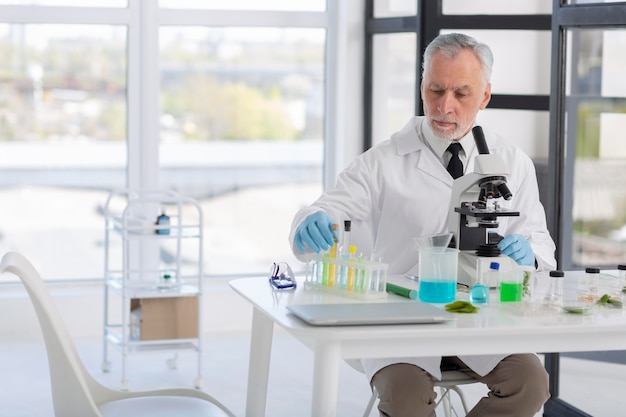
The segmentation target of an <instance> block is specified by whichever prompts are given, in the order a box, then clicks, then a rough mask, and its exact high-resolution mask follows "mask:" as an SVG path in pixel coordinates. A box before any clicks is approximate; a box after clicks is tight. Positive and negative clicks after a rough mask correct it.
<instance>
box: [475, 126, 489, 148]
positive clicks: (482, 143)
mask: <svg viewBox="0 0 626 417" xmlns="http://www.w3.org/2000/svg"><path fill="white" fill-rule="evenodd" d="M472 135H473V136H474V142H475V143H476V149H478V153H479V154H481V155H487V154H489V147H488V146H487V141H486V140H485V134H484V133H483V128H482V127H480V126H474V127H473V128H472Z"/></svg>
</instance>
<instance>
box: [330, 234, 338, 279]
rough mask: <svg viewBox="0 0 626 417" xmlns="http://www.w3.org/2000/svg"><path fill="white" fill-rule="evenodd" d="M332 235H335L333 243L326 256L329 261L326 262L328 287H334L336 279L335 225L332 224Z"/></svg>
mask: <svg viewBox="0 0 626 417" xmlns="http://www.w3.org/2000/svg"><path fill="white" fill-rule="evenodd" d="M333 234H334V235H335V238H334V239H333V240H334V243H333V245H332V246H331V247H330V249H329V250H328V254H329V257H330V260H329V262H328V286H329V287H334V286H335V277H336V271H337V263H336V262H337V237H336V234H337V224H336V223H335V224H333Z"/></svg>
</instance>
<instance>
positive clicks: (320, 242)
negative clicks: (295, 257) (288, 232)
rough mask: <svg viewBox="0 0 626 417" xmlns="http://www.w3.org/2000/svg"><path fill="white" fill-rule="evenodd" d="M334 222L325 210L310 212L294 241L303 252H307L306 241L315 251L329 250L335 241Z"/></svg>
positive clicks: (297, 231) (298, 229)
mask: <svg viewBox="0 0 626 417" xmlns="http://www.w3.org/2000/svg"><path fill="white" fill-rule="evenodd" d="M334 223H335V222H334V221H333V219H331V218H330V217H328V214H326V213H324V212H323V211H318V212H317V213H313V214H309V215H308V216H307V217H306V218H305V219H304V220H303V221H302V223H300V226H298V228H297V229H296V234H295V236H294V238H293V242H294V243H295V245H296V246H297V247H298V249H300V250H301V251H302V252H306V248H305V247H304V244H305V243H306V245H307V246H308V247H309V248H311V250H312V251H314V252H315V253H320V251H321V250H327V249H328V248H329V247H331V246H332V245H333V243H334V240H333V238H334V237H335V235H334V233H333V224H334Z"/></svg>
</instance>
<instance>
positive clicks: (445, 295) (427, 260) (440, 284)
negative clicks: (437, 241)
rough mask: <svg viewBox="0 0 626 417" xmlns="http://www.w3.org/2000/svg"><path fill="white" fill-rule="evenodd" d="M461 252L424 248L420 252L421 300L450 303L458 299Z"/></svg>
mask: <svg viewBox="0 0 626 417" xmlns="http://www.w3.org/2000/svg"><path fill="white" fill-rule="evenodd" d="M458 255H459V251H458V250H457V249H446V248H437V247H435V248H422V249H420V251H419V299H420V301H424V302H426V303H450V302H452V301H454V300H455V298H456V283H457V265H458Z"/></svg>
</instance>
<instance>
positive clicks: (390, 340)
mask: <svg viewBox="0 0 626 417" xmlns="http://www.w3.org/2000/svg"><path fill="white" fill-rule="evenodd" d="M573 275H574V273H570V274H568V275H567V276H566V277H567V279H570V280H571V279H572V278H573ZM388 278H389V281H391V282H394V283H398V284H403V285H405V286H412V285H416V284H415V283H414V282H413V281H411V280H408V279H407V278H404V277H395V276H392V277H388ZM546 278H547V277H546ZM541 279H543V278H540V281H541ZM566 283H569V281H566ZM230 285H231V287H232V288H233V290H234V291H236V292H237V293H238V294H239V295H241V296H242V297H243V298H244V299H246V300H247V301H248V302H250V304H251V305H252V306H253V313H252V314H253V315H252V334H251V345H250V364H249V371H248V388H247V390H248V391H247V398H246V416H247V417H254V416H264V415H265V406H266V397H267V383H268V376H269V365H270V356H271V349H272V338H273V328H274V325H278V326H280V327H282V328H283V329H285V330H286V331H287V332H288V333H289V334H291V335H292V336H294V337H295V338H297V339H298V340H300V341H301V342H303V343H304V344H305V345H306V346H308V347H309V348H310V349H311V350H312V351H313V353H314V372H313V393H312V409H311V416H335V415H336V406H337V393H338V383H339V369H340V368H339V367H340V364H341V360H344V359H357V358H368V357H402V356H455V355H461V354H464V355H472V354H492V353H520V352H581V351H595V350H622V349H626V310H622V309H614V308H597V309H594V312H593V314H590V315H576V314H566V313H561V312H559V311H556V310H554V309H547V308H545V307H543V306H541V305H540V304H538V303H531V304H524V303H505V304H500V303H499V302H493V298H495V294H493V293H492V303H491V304H489V305H488V306H486V307H481V308H480V311H479V312H478V313H476V314H458V315H457V318H456V320H454V321H452V322H447V323H443V324H427V325H381V326H337V327H316V326H310V325H307V324H306V323H304V322H302V321H300V320H299V319H298V318H296V317H294V316H292V315H291V314H290V313H289V312H288V311H287V310H286V308H285V306H286V305H288V304H309V303H338V302H343V303H345V302H360V300H358V299H353V298H347V297H343V296H340V295H335V294H332V293H328V292H320V291H316V290H311V289H304V288H303V286H302V285H299V286H298V289H297V290H296V291H294V292H274V291H272V289H271V288H270V286H269V285H268V282H267V279H266V278H242V279H236V280H233V281H231V282H230ZM539 287H540V286H539ZM539 287H538V288H539ZM566 293H567V290H566ZM401 300H405V301H406V302H417V301H414V300H409V299H408V298H403V297H401V296H397V295H392V294H389V295H388V296H387V297H386V298H384V299H381V300H377V301H380V302H387V301H394V302H397V301H401ZM441 307H442V308H443V305H442V306H441ZM299 411H300V410H294V413H296V412H299Z"/></svg>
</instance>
